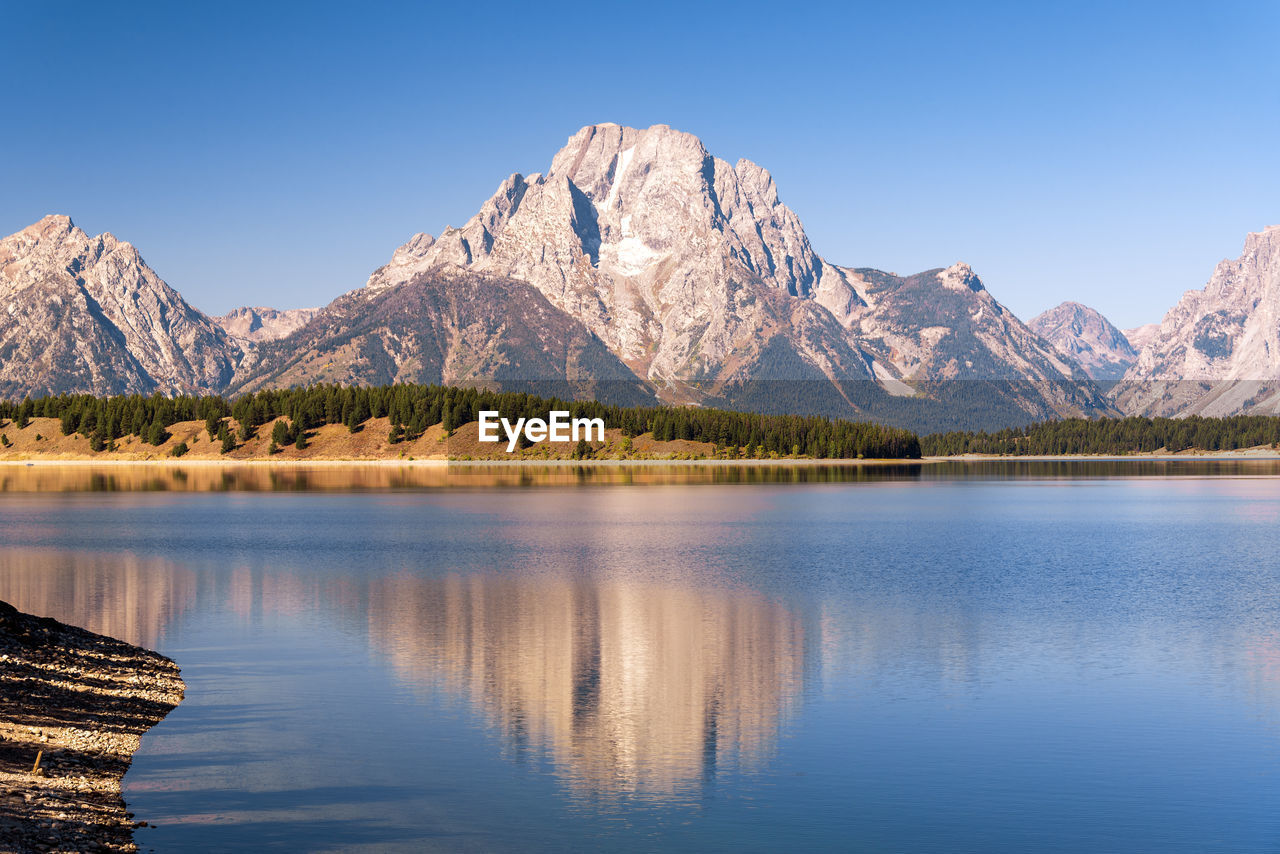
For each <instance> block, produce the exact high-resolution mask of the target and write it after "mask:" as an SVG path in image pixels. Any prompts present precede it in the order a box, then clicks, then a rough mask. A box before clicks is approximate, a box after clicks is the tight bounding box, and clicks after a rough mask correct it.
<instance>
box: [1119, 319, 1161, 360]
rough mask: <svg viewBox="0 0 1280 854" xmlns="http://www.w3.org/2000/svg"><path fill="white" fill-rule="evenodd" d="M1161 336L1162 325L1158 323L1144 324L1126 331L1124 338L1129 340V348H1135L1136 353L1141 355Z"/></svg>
mask: <svg viewBox="0 0 1280 854" xmlns="http://www.w3.org/2000/svg"><path fill="white" fill-rule="evenodd" d="M1159 335H1160V324H1158V323H1144V324H1143V325H1141V326H1135V327H1133V328H1132V329H1126V330H1124V337H1125V339H1127V340H1128V342H1129V346H1131V347H1133V351H1134V352H1135V353H1141V352H1142V351H1143V350H1145V349H1146V347H1147V345H1148V344H1150V343H1151V342H1152V341H1154V340H1155V339H1156V338H1157V337H1158V336H1159ZM1134 362H1135V363H1136V362H1137V360H1136V359H1135V360H1134Z"/></svg>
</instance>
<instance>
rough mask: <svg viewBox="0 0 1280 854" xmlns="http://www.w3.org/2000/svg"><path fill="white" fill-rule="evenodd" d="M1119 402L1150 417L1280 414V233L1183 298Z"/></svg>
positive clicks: (1267, 234)
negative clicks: (1245, 413) (1202, 287)
mask: <svg viewBox="0 0 1280 854" xmlns="http://www.w3.org/2000/svg"><path fill="white" fill-rule="evenodd" d="M1114 396H1115V398H1116V401H1117V403H1118V404H1119V405H1120V407H1121V408H1122V409H1123V410H1124V411H1126V412H1129V413H1134V414H1143V415H1191V414H1200V415H1230V414H1236V413H1242V412H1249V413H1280V226H1271V227H1269V228H1266V229H1264V230H1263V231H1260V232H1255V233H1253V234H1250V235H1249V236H1248V237H1247V238H1246V239H1245V244H1244V252H1243V253H1242V254H1241V255H1240V257H1239V258H1237V259H1236V260H1234V261H1223V262H1221V263H1220V264H1218V267H1217V269H1216V270H1214V272H1213V276H1212V277H1211V278H1210V279H1209V283H1208V284H1207V285H1206V286H1205V288H1204V290H1200V291H1188V292H1187V293H1186V294H1184V295H1183V297H1182V299H1181V300H1179V302H1178V304H1177V305H1175V306H1174V307H1173V308H1172V309H1170V310H1169V313H1168V314H1166V315H1165V316H1164V320H1163V321H1161V323H1160V328H1159V331H1158V332H1157V333H1156V334H1155V335H1154V336H1153V337H1152V339H1151V340H1150V341H1149V342H1148V343H1147V344H1146V346H1145V347H1143V349H1142V352H1141V353H1140V355H1139V357H1138V361H1137V364H1135V365H1134V366H1133V368H1131V369H1130V370H1129V372H1128V373H1127V374H1126V375H1125V378H1124V382H1123V383H1122V384H1121V385H1120V386H1119V387H1117V389H1116V390H1115V391H1114Z"/></svg>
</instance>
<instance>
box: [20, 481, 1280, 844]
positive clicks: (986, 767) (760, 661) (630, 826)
mask: <svg viewBox="0 0 1280 854" xmlns="http://www.w3.org/2000/svg"><path fill="white" fill-rule="evenodd" d="M1134 465H1135V464H1132V463H1126V464H1115V465H1114V466H1112V467H1111V468H1098V467H1094V468H1092V469H1082V468H1075V469H1071V470H1066V471H1064V470H1059V469H1052V468H1042V469H1040V470H1033V469H1028V468H1026V467H1025V466H1024V467H1023V468H1017V467H1005V468H1000V467H998V466H997V467H991V466H986V467H968V468H965V467H958V468H957V467H952V468H950V469H937V468H935V469H928V467H924V468H923V469H922V468H921V467H919V466H916V467H902V468H897V469H894V470H892V471H886V472H882V473H881V474H880V475H877V476H870V475H867V474H865V472H864V473H862V474H857V473H854V474H849V473H847V472H846V473H845V474H844V475H839V474H838V473H837V474H833V475H831V476H817V475H815V474H814V473H813V471H812V470H810V472H809V473H808V474H804V475H796V476H791V475H787V476H785V477H784V476H782V475H777V476H768V477H758V476H752V477H748V478H736V479H735V478H734V477H729V478H727V481H728V482H726V477H725V476H724V472H723V471H721V472H720V474H719V475H716V476H714V477H713V476H701V475H698V476H687V475H686V476H683V477H682V476H679V475H670V476H667V475H663V476H653V477H649V478H648V479H646V480H644V481H643V482H633V483H631V484H627V483H625V482H621V483H620V482H617V480H618V478H616V477H613V476H612V475H611V476H609V477H604V476H600V475H593V474H588V475H587V476H585V477H581V476H579V475H576V474H573V473H572V472H570V473H569V474H568V475H566V473H565V471H563V470H561V471H559V472H557V473H556V475H555V477H550V478H548V479H547V480H546V481H545V483H544V485H540V486H539V485H537V484H535V488H525V487H524V486H521V485H520V483H519V481H518V480H517V482H516V483H514V484H512V483H510V481H509V480H508V481H502V482H501V483H497V484H496V485H495V483H494V477H493V475H492V472H489V473H485V474H483V475H477V476H476V478H474V479H473V483H474V484H483V488H480V487H479V486H477V487H476V488H467V486H468V482H467V481H466V479H465V478H463V479H460V480H457V481H456V482H453V483H449V484H440V483H433V484H422V483H408V482H404V481H401V482H396V483H388V482H380V481H379V482H370V483H363V484H361V486H362V488H363V489H364V491H361V492H359V493H352V492H350V491H343V490H342V489H341V488H340V485H339V484H337V482H336V481H330V480H324V479H323V478H320V479H319V480H311V481H306V479H305V478H304V482H303V483H301V484H299V483H298V481H297V479H296V478H294V479H292V480H287V482H282V481H277V482H276V483H274V484H272V483H266V484H265V485H264V484H262V483H260V482H258V483H257V485H256V486H255V485H252V484H250V483H248V481H246V482H244V483H240V484H238V485H237V484H236V483H234V482H232V483H227V482H225V480H224V481H222V482H221V485H220V486H219V484H218V483H215V482H213V481H210V485H209V486H208V488H209V489H212V490H214V491H208V492H202V491H193V492H188V491H177V490H181V489H182V488H183V486H182V485H181V484H179V485H175V484H173V483H171V482H170V481H168V480H163V478H162V481H163V482H162V483H160V484H159V485H157V484H156V483H155V482H154V472H153V473H152V474H149V475H147V477H148V478H151V480H148V481H147V483H146V484H144V485H142V486H139V485H137V484H136V483H133V482H131V481H129V480H128V479H127V478H125V476H124V475H123V474H121V473H119V472H116V473H115V474H114V475H112V476H116V477H118V478H120V480H118V481H117V482H115V483H114V484H113V485H108V484H106V483H105V482H104V481H102V480H98V481H96V482H95V483H96V485H92V486H88V487H85V488H88V489H98V490H104V489H105V490H116V491H90V492H82V491H74V489H75V487H65V488H68V489H70V490H72V491H68V492H66V493H59V494H50V493H48V492H39V493H35V492H27V491H22V490H23V489H24V488H30V487H23V485H22V483H18V484H17V485H16V486H15V485H14V483H15V482H14V481H12V480H10V481H9V487H8V488H10V489H16V490H17V491H12V492H7V493H4V494H0V599H4V600H7V601H9V602H12V603H13V604H15V605H16V606H18V607H19V608H22V609H24V610H27V611H32V612H36V613H41V614H48V615H51V616H55V617H58V618H59V619H63V620H67V621H70V622H73V623H77V624H81V625H85V626H87V627H89V628H92V629H94V630H96V631H102V632H106V633H108V634H113V635H115V636H118V637H122V638H125V639H127V640H131V641H134V642H137V643H141V644H144V645H147V646H150V647H152V648H155V649H159V650H160V651H162V652H164V653H165V654H167V655H170V656H172V657H173V658H175V659H176V660H177V661H178V663H179V664H180V665H181V667H182V671H183V677H184V679H185V680H186V683H187V699H186V701H185V702H184V703H183V704H182V705H181V706H180V707H179V708H178V709H177V710H175V711H174V712H173V713H172V714H171V715H170V716H169V717H168V718H167V719H166V720H165V721H164V722H163V723H162V724H160V725H159V726H158V727H156V728H155V729H154V730H153V731H152V732H151V733H150V734H149V735H148V736H147V737H146V738H145V739H144V742H143V748H142V750H141V751H140V752H139V754H138V755H137V757H136V759H135V762H134V766H133V769H132V770H131V771H130V772H129V775H128V777H127V778H126V784H125V794H126V798H127V799H128V800H129V803H130V807H131V809H133V810H134V811H136V812H137V813H138V815H139V817H142V818H146V819H147V820H148V821H151V822H154V823H155V824H157V825H159V827H158V829H155V830H144V831H139V834H138V841H139V843H140V845H141V846H142V847H143V849H144V850H146V849H148V848H153V849H155V850H156V851H159V852H185V851H243V850H256V851H272V850H277V851H307V850H313V851H422V850H441V851H529V850H557V851H558V850H602V849H608V850H670V849H672V848H687V849H696V850H724V851H742V850H752V851H776V850H852V851H886V852H897V851H928V852H934V851H936V852H943V851H947V852H949V851H1019V852H1021V851H1082V850H1091V851H1116V852H1131V851H1197V852H1198V851H1210V850H1213V851H1276V850H1277V849H1280V557H1277V556H1278V555H1280V477H1277V470H1276V466H1275V464H1274V463H1273V464H1256V465H1248V464H1228V465H1226V466H1219V467H1217V468H1216V469H1214V468H1213V467H1210V468H1209V469H1205V468H1189V467H1186V466H1184V467H1181V468H1176V469H1175V470H1170V469H1168V468H1165V469H1161V470H1154V469H1149V468H1147V469H1144V468H1140V467H1141V466H1145V465H1147V464H1145V463H1143V464H1137V466H1139V468H1135V467H1134ZM1125 466H1129V467H1128V468H1125ZM779 471H783V470H779ZM1215 473H1216V474H1218V475H1223V476H1208V475H1213V474H1215ZM10 474H12V473H10ZM1133 474H1139V475H1142V476H1139V477H1131V476H1127V475H1133ZM24 476H26V477H33V476H34V475H30V474H27V475H24ZM40 476H41V477H45V478H46V481H45V482H42V483H41V484H40V485H38V486H37V487H36V488H40V489H50V488H57V487H55V486H52V485H51V484H50V483H49V482H48V481H47V477H48V475H47V473H46V474H44V475H40ZM80 476H81V475H77V477H80ZM206 476H207V475H206V474H202V473H201V472H194V471H193V472H192V473H190V474H189V475H188V479H187V480H186V481H185V484H186V487H187V488H192V489H204V488H206V487H205V486H201V485H200V484H202V483H203V481H201V480H200V478H202V477H206ZM256 476H257V475H255V477H256ZM164 477H165V478H168V477H169V475H165V476H164ZM210 477H211V476H210ZM219 477H222V475H219ZM317 477H319V476H317ZM503 477H506V475H503ZM556 478H559V479H558V480H557V479H556ZM233 480H234V479H233ZM742 480H754V481H756V482H752V483H750V484H749V485H748V484H744V483H740V482H736V481H742ZM322 481H323V482H322ZM375 481H376V478H375ZM687 481H693V482H687ZM539 483H543V482H539ZM504 484H506V485H504ZM595 484H606V485H595ZM459 485H461V486H462V487H463V488H457V487H458V486H459ZM528 485H529V484H528V483H526V484H525V486H528ZM64 486H65V485H64ZM436 487H439V488H436ZM132 489H147V490H156V491H130V490H132ZM246 490H249V491H246Z"/></svg>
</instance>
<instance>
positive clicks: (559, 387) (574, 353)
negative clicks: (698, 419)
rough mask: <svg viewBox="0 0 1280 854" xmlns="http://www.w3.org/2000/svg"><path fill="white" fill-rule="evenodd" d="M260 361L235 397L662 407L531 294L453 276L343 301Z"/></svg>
mask: <svg viewBox="0 0 1280 854" xmlns="http://www.w3.org/2000/svg"><path fill="white" fill-rule="evenodd" d="M258 356H259V358H258V360H257V362H256V365H255V366H254V367H253V368H252V369H251V370H249V371H248V372H247V373H246V374H245V375H244V376H242V377H240V378H239V379H238V380H237V381H236V384H235V386H234V387H233V389H232V391H233V392H239V391H256V390H258V389H261V388H274V387H285V386H294V385H307V384H310V383H320V382H323V383H342V384H345V385H384V384H389V383H395V382H414V383H428V384H439V383H446V384H449V385H477V386H483V387H487V388H492V389H495V390H501V391H522V392H529V393H532V394H539V395H544V396H554V397H560V398H594V399H598V400H603V401H606V402H611V403H619V404H624V405H645V404H647V405H654V404H656V402H657V401H656V399H655V398H654V396H653V394H652V392H651V390H650V389H649V388H648V386H647V385H646V384H645V383H643V382H641V381H640V380H639V379H638V378H637V377H636V376H635V375H634V374H633V373H632V372H631V371H630V370H628V369H627V367H626V366H625V365H623V364H622V363H621V362H620V361H619V360H618V359H617V357H616V356H614V355H613V354H612V353H611V352H609V349H608V348H607V347H605V346H604V343H603V342H601V341H600V339H599V338H597V337H596V336H595V335H594V334H592V333H591V331H590V330H588V329H587V328H586V327H585V326H583V325H582V324H581V323H579V322H578V321H576V320H574V319H573V318H571V317H569V316H568V315H567V314H565V313H564V312H562V311H560V310H558V309H556V308H555V307H554V306H552V305H551V304H550V303H549V302H548V301H547V299H546V297H544V296H543V295H542V294H540V293H539V292H538V291H537V290H535V289H534V288H533V287H531V286H530V285H528V284H526V283H524V282H519V281H515V280H512V279H504V278H499V277H494V276H486V275H480V274H475V273H469V272H464V271H456V270H455V271H431V272H426V273H419V274H417V275H416V276H414V277H413V278H411V279H409V280H408V281H406V282H403V283H401V284H400V286H398V287H396V288H389V289H384V290H381V291H370V290H368V289H359V290H356V291H353V292H351V293H349V294H346V295H345V296H342V297H339V298H338V299H336V300H334V301H333V302H332V303H330V304H329V305H328V306H326V307H325V308H323V309H321V310H320V311H319V312H318V313H317V314H316V316H315V317H313V318H312V319H311V321H310V322H309V323H307V324H306V325H305V326H303V327H301V328H300V329H298V330H296V331H295V332H293V333H292V334H290V335H288V336H286V337H284V338H282V339H279V340H276V341H268V342H265V343H263V344H261V345H259V349H258Z"/></svg>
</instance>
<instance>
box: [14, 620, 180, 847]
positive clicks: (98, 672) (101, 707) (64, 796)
mask: <svg viewBox="0 0 1280 854" xmlns="http://www.w3.org/2000/svg"><path fill="white" fill-rule="evenodd" d="M182 694H183V684H182V679H181V677H180V676H179V675H178V667H177V665H176V664H174V663H173V662H172V661H170V660H169V659H168V658H165V657H164V656H162V655H159V654H158V653H154V652H149V651H147V650H144V649H140V648H139V647H136V646H132V645H131V644H127V643H124V642H123V641H118V640H114V639H112V638H108V637H103V636H102V635H95V634H93V633H92V632H87V631H85V630H83V629H78V628H74V627H72V626H66V625H63V624H62V623H59V622H57V621H55V620H50V619H44V618H39V617H32V616H30V615H27V614H22V613H20V612H18V611H17V610H15V609H14V608H13V607H12V606H10V605H8V604H6V603H4V602H0V708H2V709H3V713H2V714H0V851H12V852H29V851H30V852H34V851H58V852H64V851H65V852H83V851H136V850H137V848H136V846H135V845H134V841H133V829H134V826H135V821H134V820H133V818H132V817H131V815H130V814H129V813H128V812H127V811H126V809H125V803H124V799H123V798H122V797H121V794H120V781H121V778H122V777H123V776H124V774H125V772H126V771H127V770H128V769H129V763H130V761H131V760H132V757H133V752H134V751H135V750H137V748H138V743H139V739H140V738H141V736H142V734H143V733H144V732H146V731H147V730H148V729H150V728H151V727H152V726H154V725H155V724H157V723H158V722H159V721H160V720H161V719H163V718H164V716H165V715H166V714H168V713H169V711H170V710H172V709H173V708H174V707H175V706H176V705H177V704H178V703H179V702H181V700H182ZM41 751H43V754H42V755H41V757H40V770H39V772H38V773H36V774H33V773H32V768H33V766H34V764H35V761H36V757H37V754H38V753H39V752H41Z"/></svg>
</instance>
